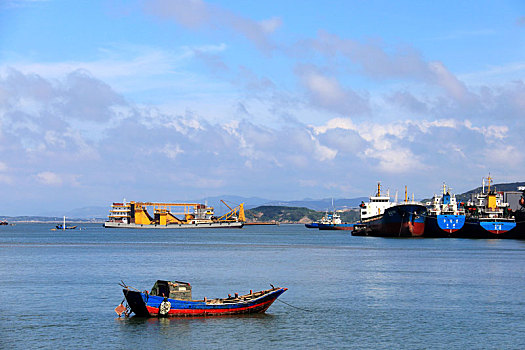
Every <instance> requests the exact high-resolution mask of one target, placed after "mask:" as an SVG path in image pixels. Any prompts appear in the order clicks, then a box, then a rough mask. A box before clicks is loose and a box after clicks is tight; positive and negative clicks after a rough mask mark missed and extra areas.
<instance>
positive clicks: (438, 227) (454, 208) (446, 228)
mask: <svg viewBox="0 0 525 350" xmlns="http://www.w3.org/2000/svg"><path fill="white" fill-rule="evenodd" d="M426 206H427V216H426V218H425V237H454V236H459V235H461V234H462V232H461V230H462V229H463V227H464V225H465V209H464V208H463V206H462V205H461V203H458V202H457V200H456V196H455V195H454V194H451V193H450V189H447V187H446V185H445V184H443V192H442V193H441V195H436V194H434V196H433V197H432V199H431V200H430V201H429V202H427V203H426Z"/></svg>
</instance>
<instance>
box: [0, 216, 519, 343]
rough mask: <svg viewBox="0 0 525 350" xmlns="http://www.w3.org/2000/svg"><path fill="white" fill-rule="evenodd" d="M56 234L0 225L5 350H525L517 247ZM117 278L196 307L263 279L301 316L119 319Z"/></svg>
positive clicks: (286, 229)
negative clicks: (189, 300)
mask: <svg viewBox="0 0 525 350" xmlns="http://www.w3.org/2000/svg"><path fill="white" fill-rule="evenodd" d="M51 227H52V225H49V224H18V225H16V226H8V227H0V276H1V278H0V287H1V288H0V290H1V292H0V293H1V296H2V297H1V303H0V348H5V349H9V348H26V349H36V348H49V349H51V348H97V349H103V348H113V349H115V348H116V349H136V348H163V349H175V348H186V349H198V348H207V349H214V348H217V349H219V348H228V349H272V348H275V349H277V348H279V349H298V348H356V349H436V348H441V349H450V348H455V349H524V348H525V241H517V240H505V241H503V240H501V241H498V240H466V239H384V238H372V237H352V236H351V235H350V234H348V233H344V232H336V231H334V232H326V231H324V232H320V231H317V230H308V229H306V228H304V227H303V226H299V225H297V226H296V225H282V226H279V227H276V226H269V227H263V226H253V227H247V228H244V229H241V230H239V229H233V230H230V229H219V230H212V229H206V230H187V231H186V230H173V231H164V230H120V229H114V230H110V229H104V228H102V227H101V226H100V225H84V226H83V228H82V230H80V231H79V230H75V231H66V232H63V231H51V230H50V228H51ZM121 279H122V280H124V281H125V282H126V283H127V284H129V285H132V286H134V287H137V288H138V289H141V290H144V289H150V288H151V287H152V286H153V283H154V282H155V280H157V279H169V280H182V281H188V282H190V283H191V284H192V287H193V297H194V298H196V299H197V298H199V299H200V298H203V297H205V296H206V297H208V298H212V297H223V296H226V295H227V294H228V293H235V292H239V293H246V292H248V291H249V290H250V289H254V290H260V289H266V288H268V287H269V284H270V283H272V284H274V285H276V286H282V287H287V288H289V290H288V291H287V292H286V293H284V294H283V295H282V296H281V297H280V299H279V300H282V301H285V302H287V303H289V304H292V305H294V306H296V307H298V308H301V309H308V310H310V311H303V310H299V309H296V308H292V307H290V306H288V305H285V304H283V303H280V302H279V301H277V302H275V303H274V304H273V305H272V306H271V307H270V309H269V310H268V312H267V313H266V314H264V315H257V316H244V317H222V318H190V319H144V318H136V317H131V318H128V319H119V318H117V317H116V314H115V313H114V311H113V309H114V308H115V306H117V305H118V304H119V303H120V302H121V300H122V298H123V296H122V291H121V288H120V287H119V286H118V282H119V281H120V280H121Z"/></svg>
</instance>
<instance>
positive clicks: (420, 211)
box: [352, 183, 427, 237]
mask: <svg viewBox="0 0 525 350" xmlns="http://www.w3.org/2000/svg"><path fill="white" fill-rule="evenodd" d="M360 207H361V211H360V215H361V220H360V222H359V223H358V224H356V225H355V226H354V230H353V231H352V235H354V236H377V237H422V236H423V234H424V231H425V214H426V210H427V209H426V207H425V206H424V205H422V204H421V203H417V202H415V201H414V199H413V198H412V201H409V200H408V195H407V188H406V187H405V201H404V202H401V203H397V202H391V201H390V195H389V194H387V195H386V196H385V195H383V194H382V193H381V184H380V183H378V184H377V193H376V195H375V196H371V197H370V199H369V202H368V203H364V202H363V203H361V205H360Z"/></svg>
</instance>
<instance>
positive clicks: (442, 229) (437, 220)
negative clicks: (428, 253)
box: [425, 214, 465, 237]
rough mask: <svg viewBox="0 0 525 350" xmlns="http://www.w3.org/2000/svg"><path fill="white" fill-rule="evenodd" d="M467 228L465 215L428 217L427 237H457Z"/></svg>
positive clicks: (426, 225) (426, 222)
mask: <svg viewBox="0 0 525 350" xmlns="http://www.w3.org/2000/svg"><path fill="white" fill-rule="evenodd" d="M464 227H465V215H454V214H443V215H436V216H430V215H429V216H427V218H426V219H425V237H456V236H459V235H461V234H462V232H463V230H464Z"/></svg>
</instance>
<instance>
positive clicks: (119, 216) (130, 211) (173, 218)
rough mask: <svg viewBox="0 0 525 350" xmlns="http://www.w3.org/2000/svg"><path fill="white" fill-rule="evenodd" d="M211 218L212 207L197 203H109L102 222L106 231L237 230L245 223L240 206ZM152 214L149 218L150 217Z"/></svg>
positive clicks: (242, 205) (212, 214) (241, 206)
mask: <svg viewBox="0 0 525 350" xmlns="http://www.w3.org/2000/svg"><path fill="white" fill-rule="evenodd" d="M222 202H223V203H224V204H225V205H226V206H227V207H228V209H229V210H230V211H229V212H227V213H226V214H224V215H222V216H220V217H217V216H215V213H214V209H213V207H210V206H208V205H206V204H197V203H153V202H133V201H132V202H129V203H126V202H125V201H124V202H122V203H113V204H112V206H111V210H110V212H109V215H108V221H106V222H104V227H106V228H158V229H184V228H241V227H243V226H244V222H245V221H246V218H245V215H244V203H241V204H240V205H238V206H237V207H235V208H232V207H230V206H229V205H228V204H226V203H225V202H224V201H222ZM150 212H151V213H153V216H152V215H151V214H150Z"/></svg>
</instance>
